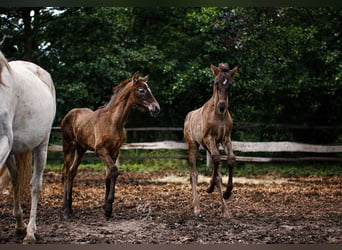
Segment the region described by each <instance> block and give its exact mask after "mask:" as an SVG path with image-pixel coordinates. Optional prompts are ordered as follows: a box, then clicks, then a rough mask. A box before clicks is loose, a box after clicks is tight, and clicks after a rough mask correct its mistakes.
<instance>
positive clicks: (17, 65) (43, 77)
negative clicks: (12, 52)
mask: <svg viewBox="0 0 342 250" xmlns="http://www.w3.org/2000/svg"><path fill="white" fill-rule="evenodd" d="M9 65H10V67H11V68H12V69H13V70H14V71H16V72H17V73H20V74H21V75H22V76H25V75H27V72H31V73H32V74H33V75H34V76H35V77H37V78H38V79H39V81H40V82H42V83H44V84H45V85H46V86H47V87H48V88H49V89H50V92H51V94H52V95H53V96H54V98H55V87H54V84H53V81H52V78H51V75H50V73H49V72H47V71H46V70H45V69H43V68H42V67H40V66H38V65H37V64H34V63H32V62H27V61H20V60H18V61H11V62H9Z"/></svg>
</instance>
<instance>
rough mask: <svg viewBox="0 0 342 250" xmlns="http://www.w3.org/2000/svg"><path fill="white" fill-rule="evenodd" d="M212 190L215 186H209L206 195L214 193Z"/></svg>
mask: <svg viewBox="0 0 342 250" xmlns="http://www.w3.org/2000/svg"><path fill="white" fill-rule="evenodd" d="M214 189H215V185H210V186H209V187H208V188H207V193H208V194H211V193H212V192H214Z"/></svg>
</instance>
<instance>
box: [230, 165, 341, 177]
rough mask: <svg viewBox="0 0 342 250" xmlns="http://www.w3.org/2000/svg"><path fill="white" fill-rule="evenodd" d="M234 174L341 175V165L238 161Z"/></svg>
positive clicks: (247, 175) (283, 175)
mask: <svg viewBox="0 0 342 250" xmlns="http://www.w3.org/2000/svg"><path fill="white" fill-rule="evenodd" d="M234 175H235V176H245V177H249V176H263V175H279V176H282V177H295V176H303V177H307V176H328V177H329V176H341V175H342V167H341V166H340V165H338V164H336V163H304V162H298V163H238V164H237V166H236V167H235V170H234Z"/></svg>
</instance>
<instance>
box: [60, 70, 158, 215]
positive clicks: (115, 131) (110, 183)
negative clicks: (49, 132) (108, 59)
mask: <svg viewBox="0 0 342 250" xmlns="http://www.w3.org/2000/svg"><path fill="white" fill-rule="evenodd" d="M147 81H148V76H145V77H139V76H138V74H137V73H135V74H134V75H133V77H131V78H128V79H126V80H124V81H123V82H121V83H120V84H119V85H118V86H116V87H115V88H113V92H114V94H113V96H112V98H111V100H110V102H109V103H108V104H107V105H106V106H105V107H101V108H99V109H97V110H96V111H92V110H90V109H87V108H78V109H73V110H71V111H70V112H69V113H68V114H67V115H66V116H65V117H64V119H63V121H62V124H61V128H62V137H63V151H64V167H63V182H64V204H63V209H64V218H65V219H68V218H70V214H71V211H72V187H73V180H74V178H75V176H76V173H77V168H78V166H79V164H80V162H81V160H82V156H83V155H84V153H85V152H86V151H87V150H91V151H95V153H96V155H97V156H98V157H99V158H100V159H101V160H102V161H103V163H104V164H105V165H106V166H107V176H106V181H105V183H106V193H105V200H104V207H103V208H104V210H105V216H106V217H107V218H110V217H111V215H112V210H113V208H112V206H113V202H114V194H115V183H116V179H117V177H118V174H119V172H118V169H117V167H116V165H115V162H116V159H117V157H118V155H119V150H120V147H121V145H122V144H123V143H124V141H125V140H126V133H125V129H124V125H125V122H126V120H127V117H128V114H129V112H130V110H131V109H132V107H133V106H138V107H142V108H144V109H147V110H149V112H150V114H151V115H152V116H156V115H157V114H158V113H159V111H160V107H159V104H158V102H157V100H156V99H155V98H154V96H153V94H152V92H151V89H150V88H149V86H148V85H147Z"/></svg>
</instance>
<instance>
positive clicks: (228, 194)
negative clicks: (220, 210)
mask: <svg viewBox="0 0 342 250" xmlns="http://www.w3.org/2000/svg"><path fill="white" fill-rule="evenodd" d="M231 195H232V191H231V190H227V191H226V192H224V193H223V198H224V199H225V200H228V199H229V198H230V196H231Z"/></svg>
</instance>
